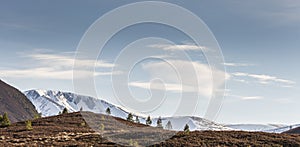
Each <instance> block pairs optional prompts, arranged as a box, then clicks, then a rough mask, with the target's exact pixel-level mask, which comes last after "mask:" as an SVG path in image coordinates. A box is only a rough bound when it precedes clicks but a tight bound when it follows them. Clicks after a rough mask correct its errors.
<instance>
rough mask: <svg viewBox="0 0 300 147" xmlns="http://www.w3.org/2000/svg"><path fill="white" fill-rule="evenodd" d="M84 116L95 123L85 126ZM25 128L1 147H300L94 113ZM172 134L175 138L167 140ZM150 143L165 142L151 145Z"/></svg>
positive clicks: (274, 136)
mask: <svg viewBox="0 0 300 147" xmlns="http://www.w3.org/2000/svg"><path fill="white" fill-rule="evenodd" d="M82 115H85V116H89V118H91V119H94V122H95V123H93V124H86V123H85V120H84V119H83V118H82ZM91 125H92V126H93V125H95V126H98V127H97V128H99V126H103V129H101V127H100V128H99V129H101V130H102V131H101V134H103V135H100V134H99V133H97V132H95V131H94V130H92V129H90V126H91ZM25 126H26V125H25V123H24V122H18V123H15V124H12V125H11V126H9V127H7V128H0V132H1V135H0V146H28V145H29V146H122V145H119V144H116V143H117V142H123V143H124V144H123V146H124V145H125V146H126V145H127V146H148V145H150V146H222V147H223V146H224V147H227V146H228V147H231V146H300V135H295V134H293V135H290V134H278V133H264V132H243V131H193V132H190V133H189V134H187V133H183V132H174V131H168V130H162V129H159V128H156V127H149V126H145V125H143V124H137V123H132V122H128V121H126V120H123V119H120V118H115V117H111V116H108V115H102V114H94V113H91V112H81V113H80V112H76V113H69V114H63V115H58V116H52V117H45V118H39V119H35V120H33V121H32V127H33V129H32V130H26V127H25ZM120 127H124V128H120ZM131 128H135V129H131ZM170 133H173V136H170V138H164V137H165V136H166V135H167V134H170ZM41 134H42V135H41ZM105 136H106V137H109V138H105ZM116 139H117V140H116ZM151 139H163V140H160V141H159V142H157V143H155V144H149V143H148V142H149V141H153V140H151ZM114 141H116V142H114Z"/></svg>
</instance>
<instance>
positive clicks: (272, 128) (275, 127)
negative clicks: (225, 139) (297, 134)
mask: <svg viewBox="0 0 300 147" xmlns="http://www.w3.org/2000/svg"><path fill="white" fill-rule="evenodd" d="M224 126H226V127H228V128H232V129H234V130H239V131H250V132H268V133H282V132H285V131H288V130H291V129H294V128H297V127H300V124H295V125H283V124H229V125H224Z"/></svg>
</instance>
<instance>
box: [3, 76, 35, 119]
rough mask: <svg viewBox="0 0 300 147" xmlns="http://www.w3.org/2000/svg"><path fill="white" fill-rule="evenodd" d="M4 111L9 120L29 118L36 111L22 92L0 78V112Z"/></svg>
mask: <svg viewBox="0 0 300 147" xmlns="http://www.w3.org/2000/svg"><path fill="white" fill-rule="evenodd" d="M4 112H7V113H8V116H9V118H10V121H11V122H17V121H23V120H27V119H31V118H33V117H34V116H35V115H37V113H38V112H37V111H36V109H35V107H34V106H33V105H32V103H31V102H30V101H29V100H28V99H27V97H26V96H25V95H24V94H23V93H22V92H20V91H19V90H17V89H16V88H14V87H12V86H10V85H8V84H6V83H4V82H3V81H1V80H0V114H2V115H3V113H4Z"/></svg>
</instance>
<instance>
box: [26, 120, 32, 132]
mask: <svg viewBox="0 0 300 147" xmlns="http://www.w3.org/2000/svg"><path fill="white" fill-rule="evenodd" d="M25 124H26V130H28V131H31V130H32V129H33V128H32V123H31V121H30V120H27V121H26V122H25Z"/></svg>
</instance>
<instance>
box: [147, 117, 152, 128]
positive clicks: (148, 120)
mask: <svg viewBox="0 0 300 147" xmlns="http://www.w3.org/2000/svg"><path fill="white" fill-rule="evenodd" d="M151 124H152V120H151V118H150V116H148V117H147V119H146V125H148V126H150V125H151Z"/></svg>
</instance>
